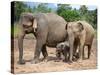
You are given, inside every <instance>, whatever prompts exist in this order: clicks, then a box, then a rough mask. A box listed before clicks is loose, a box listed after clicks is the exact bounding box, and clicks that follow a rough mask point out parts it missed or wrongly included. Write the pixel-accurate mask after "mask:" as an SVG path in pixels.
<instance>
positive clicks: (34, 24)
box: [33, 18, 37, 32]
mask: <svg viewBox="0 0 100 75" xmlns="http://www.w3.org/2000/svg"><path fill="white" fill-rule="evenodd" d="M33 29H34V32H36V30H37V20H36V19H35V18H34V19H33Z"/></svg>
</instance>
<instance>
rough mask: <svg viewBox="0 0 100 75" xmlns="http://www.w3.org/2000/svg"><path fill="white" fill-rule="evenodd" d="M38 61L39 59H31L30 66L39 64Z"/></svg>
mask: <svg viewBox="0 0 100 75" xmlns="http://www.w3.org/2000/svg"><path fill="white" fill-rule="evenodd" d="M39 62H40V61H39V59H33V60H32V61H31V64H37V63H39Z"/></svg>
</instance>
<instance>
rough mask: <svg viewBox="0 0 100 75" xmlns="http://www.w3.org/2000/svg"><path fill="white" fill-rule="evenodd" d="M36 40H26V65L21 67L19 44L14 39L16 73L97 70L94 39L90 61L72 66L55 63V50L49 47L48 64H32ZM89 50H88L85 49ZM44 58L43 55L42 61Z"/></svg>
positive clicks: (60, 62) (61, 62)
mask: <svg viewBox="0 0 100 75" xmlns="http://www.w3.org/2000/svg"><path fill="white" fill-rule="evenodd" d="M35 42H36V40H34V39H24V59H25V61H26V64H25V65H19V64H18V63H17V62H18V56H19V52H18V42H17V39H14V73H39V72H40V73H41V72H57V71H59V72H60V71H68V70H85V69H96V68H97V40H96V39H94V41H93V45H92V51H91V52H92V53H91V57H90V59H86V60H82V62H81V63H80V62H78V61H77V62H73V63H72V64H68V63H65V62H63V61H59V62H55V60H56V55H55V48H50V47H47V51H48V56H49V57H48V59H49V61H48V62H43V61H42V62H40V63H38V64H31V62H30V60H31V59H32V58H33V56H34V50H35ZM85 50H87V49H85ZM42 58H43V56H42V54H41V56H40V59H42Z"/></svg>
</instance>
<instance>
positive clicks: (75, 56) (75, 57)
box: [73, 40, 79, 61]
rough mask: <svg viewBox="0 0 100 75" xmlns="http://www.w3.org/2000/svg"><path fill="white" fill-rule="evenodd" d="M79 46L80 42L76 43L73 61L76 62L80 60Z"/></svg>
mask: <svg viewBox="0 0 100 75" xmlns="http://www.w3.org/2000/svg"><path fill="white" fill-rule="evenodd" d="M78 45H79V41H76V40H75V42H74V50H73V60H74V61H76V60H77V59H78V58H79V52H78V53H77V48H78Z"/></svg>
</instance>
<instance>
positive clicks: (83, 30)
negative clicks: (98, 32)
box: [66, 21, 94, 61]
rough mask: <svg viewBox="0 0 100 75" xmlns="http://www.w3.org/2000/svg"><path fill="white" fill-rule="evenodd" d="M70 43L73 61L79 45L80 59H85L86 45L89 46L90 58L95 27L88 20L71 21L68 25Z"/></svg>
mask: <svg viewBox="0 0 100 75" xmlns="http://www.w3.org/2000/svg"><path fill="white" fill-rule="evenodd" d="M66 29H67V32H68V39H69V45H70V58H69V60H70V61H72V58H73V56H74V55H76V50H77V47H79V61H81V60H82V59H84V46H88V59H89V58H90V54H91V46H92V42H93V38H94V29H93V27H92V25H90V24H89V23H87V22H86V21H76V22H69V23H68V24H67V25H66Z"/></svg>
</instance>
